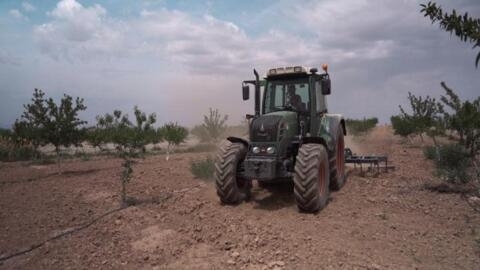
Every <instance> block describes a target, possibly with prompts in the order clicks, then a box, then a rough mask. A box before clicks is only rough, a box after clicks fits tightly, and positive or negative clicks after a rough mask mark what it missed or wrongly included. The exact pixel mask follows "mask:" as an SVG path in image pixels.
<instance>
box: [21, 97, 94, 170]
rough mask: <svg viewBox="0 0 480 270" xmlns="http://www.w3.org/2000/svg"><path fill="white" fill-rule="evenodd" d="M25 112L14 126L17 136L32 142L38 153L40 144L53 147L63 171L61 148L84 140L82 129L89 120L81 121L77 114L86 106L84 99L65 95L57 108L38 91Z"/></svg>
mask: <svg viewBox="0 0 480 270" xmlns="http://www.w3.org/2000/svg"><path fill="white" fill-rule="evenodd" d="M24 108H25V111H24V112H23V114H22V116H21V120H19V119H17V120H16V121H15V124H14V126H13V130H14V133H15V136H17V137H18V138H20V139H21V140H23V141H25V140H26V141H28V142H29V143H31V144H32V145H33V146H34V148H35V151H37V149H38V147H39V146H40V145H45V144H47V143H51V144H53V146H54V147H55V153H56V154H57V164H58V166H59V172H60V146H65V147H69V146H70V145H78V144H79V143H80V142H81V140H82V139H83V132H82V130H81V129H80V126H82V125H84V124H85V123H86V121H83V120H80V119H79V118H78V113H79V112H80V111H84V110H86V109H87V107H86V106H85V105H84V104H83V99H81V98H78V97H77V98H76V99H75V103H74V101H73V98H72V97H71V96H69V95H66V94H64V96H63V98H62V99H61V100H60V105H57V104H56V103H55V101H54V100H53V99H52V98H48V99H47V98H45V93H44V92H43V91H42V90H39V89H35V91H34V93H33V98H32V103H30V104H27V105H24Z"/></svg>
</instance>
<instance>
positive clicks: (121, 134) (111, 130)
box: [89, 106, 161, 205]
mask: <svg viewBox="0 0 480 270" xmlns="http://www.w3.org/2000/svg"><path fill="white" fill-rule="evenodd" d="M134 115H135V122H134V123H132V122H131V121H130V120H129V119H128V115H127V114H123V113H122V112H121V111H120V110H115V111H113V113H112V114H108V113H107V114H105V115H104V116H97V118H96V119H97V124H96V126H95V127H93V128H91V131H90V132H91V133H90V134H91V137H90V136H89V138H93V140H94V142H95V143H98V144H102V143H106V142H112V143H114V144H115V149H116V151H117V153H118V154H119V155H120V157H121V158H122V159H123V162H122V175H121V184H122V191H121V199H122V204H123V205H127V204H128V202H129V201H130V200H128V198H127V188H126V186H127V183H129V182H130V180H131V178H132V174H133V164H134V163H135V161H134V158H136V157H138V156H141V155H142V154H143V153H144V152H145V146H146V145H147V144H149V143H154V142H158V141H160V140H161V137H160V135H159V134H158V133H157V132H156V131H155V129H154V128H153V124H155V122H156V120H157V118H156V115H155V114H153V113H152V114H150V115H147V114H146V113H144V112H142V111H141V110H140V109H138V107H137V106H135V107H134ZM90 140H91V139H90ZM92 144H93V143H92Z"/></svg>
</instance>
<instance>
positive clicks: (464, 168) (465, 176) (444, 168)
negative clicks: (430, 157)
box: [435, 144, 471, 184]
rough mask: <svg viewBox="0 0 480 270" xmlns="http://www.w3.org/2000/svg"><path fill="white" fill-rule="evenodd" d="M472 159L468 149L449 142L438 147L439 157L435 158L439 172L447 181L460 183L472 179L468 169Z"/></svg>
mask: <svg viewBox="0 0 480 270" xmlns="http://www.w3.org/2000/svg"><path fill="white" fill-rule="evenodd" d="M470 165H471V159H470V156H469V154H468V151H467V150H466V149H465V147H463V146H462V145H459V144H447V145H442V146H440V147H439V148H438V158H436V159H435V167H436V169H437V174H438V175H439V176H441V177H443V178H444V179H445V180H446V181H447V182H449V183H453V184H458V183H462V184H463V183H467V182H469V181H470V180H471V176H470V175H469V173H468V169H469V167H470Z"/></svg>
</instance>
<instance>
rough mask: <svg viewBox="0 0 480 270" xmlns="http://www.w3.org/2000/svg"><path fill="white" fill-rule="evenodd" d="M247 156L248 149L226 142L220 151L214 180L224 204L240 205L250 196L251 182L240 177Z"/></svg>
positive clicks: (238, 144)
mask: <svg viewBox="0 0 480 270" xmlns="http://www.w3.org/2000/svg"><path fill="white" fill-rule="evenodd" d="M245 155H246V147H245V146H244V145H243V144H241V143H231V142H229V141H225V142H224V143H222V145H221V146H220V149H219V150H218V153H217V156H216V160H215V172H214V178H215V186H216V189H217V195H218V197H220V201H221V202H222V203H225V204H238V203H240V202H242V201H243V200H245V199H248V197H249V196H250V189H251V181H249V180H246V179H243V178H241V177H239V176H238V171H239V169H240V165H241V163H242V162H243V160H244V159H245Z"/></svg>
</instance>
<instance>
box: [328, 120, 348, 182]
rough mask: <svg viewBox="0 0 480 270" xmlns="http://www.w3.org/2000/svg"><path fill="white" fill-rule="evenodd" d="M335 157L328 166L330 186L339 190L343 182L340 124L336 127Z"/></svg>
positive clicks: (343, 168)
mask: <svg viewBox="0 0 480 270" xmlns="http://www.w3.org/2000/svg"><path fill="white" fill-rule="evenodd" d="M336 144H337V145H336V147H335V157H334V159H333V160H332V166H331V167H330V168H331V169H330V177H331V178H330V188H331V189H332V190H340V189H341V188H342V187H343V185H344V184H345V180H346V177H345V139H344V135H343V128H342V126H339V127H338V131H337V139H336Z"/></svg>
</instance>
